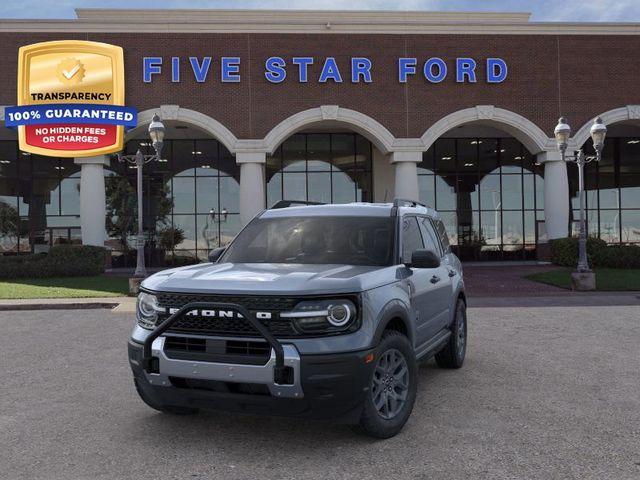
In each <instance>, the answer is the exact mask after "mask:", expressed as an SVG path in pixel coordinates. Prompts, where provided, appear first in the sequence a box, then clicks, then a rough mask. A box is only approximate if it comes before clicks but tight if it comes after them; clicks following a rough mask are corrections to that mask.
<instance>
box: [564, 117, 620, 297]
mask: <svg viewBox="0 0 640 480" xmlns="http://www.w3.org/2000/svg"><path fill="white" fill-rule="evenodd" d="M553 133H554V135H555V137H556V143H557V144H558V150H560V153H561V154H562V160H564V161H569V162H574V163H575V164H576V165H577V166H578V192H579V195H580V238H579V240H578V266H577V269H576V271H575V272H574V273H573V274H572V276H571V278H572V283H573V286H574V288H575V289H577V290H593V289H595V281H596V280H595V274H594V273H593V272H592V271H591V269H590V268H589V261H588V259H587V226H586V220H585V209H586V201H585V191H584V166H585V165H586V164H588V163H590V162H593V161H595V162H599V161H600V159H601V158H602V150H603V148H604V139H605V137H606V134H607V127H606V126H605V124H604V123H603V122H602V119H601V118H600V117H597V118H596V119H595V120H594V122H593V125H592V126H591V129H590V133H591V139H592V140H593V149H594V150H595V152H596V154H595V155H585V153H584V152H583V151H582V149H580V150H578V151H577V152H575V153H574V154H570V155H567V153H566V152H567V148H568V146H569V139H570V137H571V127H570V126H569V122H568V121H567V119H566V118H565V117H560V119H559V120H558V125H556V128H555V129H554V131H553Z"/></svg>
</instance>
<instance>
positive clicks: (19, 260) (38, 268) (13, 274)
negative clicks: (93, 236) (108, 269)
mask: <svg viewBox="0 0 640 480" xmlns="http://www.w3.org/2000/svg"><path fill="white" fill-rule="evenodd" d="M105 255H106V249H104V248H103V247H94V246H90V245H56V246H54V247H51V249H50V250H49V253H37V254H33V255H18V256H12V257H0V278H45V277H76V276H77V277H80V276H91V275H99V274H101V273H103V272H104V263H105Z"/></svg>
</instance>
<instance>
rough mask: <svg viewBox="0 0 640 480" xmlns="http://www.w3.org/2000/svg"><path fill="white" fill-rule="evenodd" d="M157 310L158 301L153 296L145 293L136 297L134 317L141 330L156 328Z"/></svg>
mask: <svg viewBox="0 0 640 480" xmlns="http://www.w3.org/2000/svg"><path fill="white" fill-rule="evenodd" d="M159 310H160V307H158V299H157V298H156V296H155V295H151V294H150V293H146V292H141V293H140V294H139V295H138V304H137V308H136V317H137V319H138V325H140V326H141V327H142V328H146V329H148V330H152V329H153V328H154V327H155V326H156V321H157V320H158V311H159Z"/></svg>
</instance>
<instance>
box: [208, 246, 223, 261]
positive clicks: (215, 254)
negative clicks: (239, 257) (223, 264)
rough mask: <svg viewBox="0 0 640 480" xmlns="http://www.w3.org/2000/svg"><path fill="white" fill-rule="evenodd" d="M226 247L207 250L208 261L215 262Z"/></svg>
mask: <svg viewBox="0 0 640 480" xmlns="http://www.w3.org/2000/svg"><path fill="white" fill-rule="evenodd" d="M226 249H227V247H218V248H214V249H213V250H211V251H210V252H209V261H210V262H211V263H216V262H217V261H218V259H219V258H220V257H221V256H222V254H223V253H224V251H225V250H226Z"/></svg>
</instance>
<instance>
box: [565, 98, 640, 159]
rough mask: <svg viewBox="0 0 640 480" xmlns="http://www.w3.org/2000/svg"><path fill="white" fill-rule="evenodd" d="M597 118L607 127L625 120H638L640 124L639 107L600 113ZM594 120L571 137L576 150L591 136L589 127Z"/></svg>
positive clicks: (633, 106) (591, 119) (631, 106)
mask: <svg viewBox="0 0 640 480" xmlns="http://www.w3.org/2000/svg"><path fill="white" fill-rule="evenodd" d="M599 117H600V118H601V119H602V122H603V123H604V124H605V125H607V126H609V125H612V124H614V123H619V122H625V121H627V120H638V121H639V122H638V123H640V105H627V106H625V107H620V108H614V109H613V110H608V111H606V112H604V113H601V114H600V115H599ZM595 118H596V117H593V118H590V119H589V121H588V122H587V123H585V124H584V125H582V127H580V130H578V131H577V132H576V133H575V135H574V136H573V141H574V142H575V148H576V149H579V148H582V145H584V144H585V142H586V141H587V140H589V137H590V136H591V132H590V130H591V125H593V120H594V119H595Z"/></svg>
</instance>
